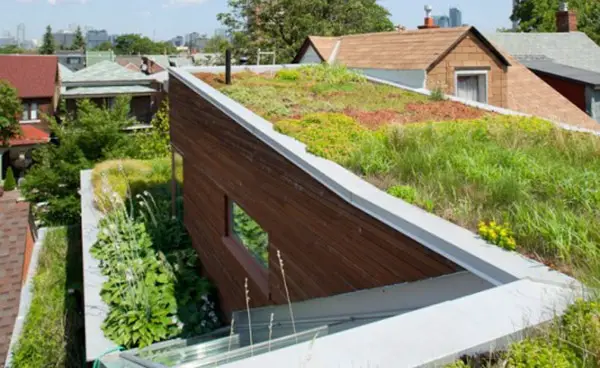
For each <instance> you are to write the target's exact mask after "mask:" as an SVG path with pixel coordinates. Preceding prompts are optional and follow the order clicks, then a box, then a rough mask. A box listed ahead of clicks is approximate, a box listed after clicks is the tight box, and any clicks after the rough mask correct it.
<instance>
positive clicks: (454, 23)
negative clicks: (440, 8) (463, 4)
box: [450, 8, 463, 27]
mask: <svg viewBox="0 0 600 368" xmlns="http://www.w3.org/2000/svg"><path fill="white" fill-rule="evenodd" d="M462 25H463V21H462V12H461V11H460V9H458V8H450V27H460V26H462Z"/></svg>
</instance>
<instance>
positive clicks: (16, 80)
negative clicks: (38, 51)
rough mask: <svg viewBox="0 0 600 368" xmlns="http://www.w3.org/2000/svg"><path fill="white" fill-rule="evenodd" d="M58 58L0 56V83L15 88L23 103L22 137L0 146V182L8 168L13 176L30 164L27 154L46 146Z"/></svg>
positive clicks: (57, 91)
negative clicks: (48, 117)
mask: <svg viewBox="0 0 600 368" xmlns="http://www.w3.org/2000/svg"><path fill="white" fill-rule="evenodd" d="M58 65H59V64H58V58H57V57H56V56H39V55H37V56H33V55H31V56H30V55H0V80H6V81H8V82H9V83H10V84H11V85H12V86H13V87H15V88H16V89H17V92H18V95H19V98H20V99H21V101H22V103H23V113H22V115H21V117H20V121H21V131H22V134H21V136H19V137H15V138H13V139H11V140H10V142H9V146H8V147H0V179H1V178H4V175H5V172H6V169H7V168H8V166H13V168H15V169H16V171H17V173H16V174H17V175H16V176H17V177H19V176H21V174H22V173H23V169H25V168H27V167H28V166H29V165H30V164H31V151H32V150H33V149H34V148H35V147H37V146H38V145H40V144H45V143H48V142H49V140H50V134H49V129H48V122H47V121H45V119H44V117H45V116H50V117H51V116H53V115H54V113H55V111H56V107H57V105H58V99H59V95H60V80H59V69H58V68H59V67H58Z"/></svg>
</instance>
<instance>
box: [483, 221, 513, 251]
mask: <svg viewBox="0 0 600 368" xmlns="http://www.w3.org/2000/svg"><path fill="white" fill-rule="evenodd" d="M478 228H479V235H480V236H481V238H482V239H484V240H486V241H487V242H489V243H492V244H495V245H497V246H499V247H501V248H504V249H506V250H515V249H516V248H517V243H516V242H515V238H513V233H512V231H511V230H510V227H509V225H508V224H497V223H496V222H495V221H490V222H489V223H486V222H483V221H482V222H480V223H479V227H478Z"/></svg>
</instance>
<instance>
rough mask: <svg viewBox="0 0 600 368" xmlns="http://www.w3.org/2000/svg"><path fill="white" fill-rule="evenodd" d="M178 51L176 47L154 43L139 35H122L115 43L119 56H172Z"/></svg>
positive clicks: (163, 43)
mask: <svg viewBox="0 0 600 368" xmlns="http://www.w3.org/2000/svg"><path fill="white" fill-rule="evenodd" d="M176 51H177V49H176V48H175V46H173V45H172V44H170V43H168V42H154V41H152V40H151V39H150V38H148V37H145V36H141V35H139V34H125V35H121V36H119V37H117V39H116V41H115V53H116V54H118V55H136V54H145V55H149V54H172V53H175V52H176Z"/></svg>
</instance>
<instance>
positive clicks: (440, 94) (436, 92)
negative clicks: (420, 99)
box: [429, 87, 445, 101]
mask: <svg viewBox="0 0 600 368" xmlns="http://www.w3.org/2000/svg"><path fill="white" fill-rule="evenodd" d="M429 99H430V100H431V101H443V100H444V99H445V96H444V91H443V90H442V89H441V88H440V87H437V88H434V89H433V90H432V91H431V94H430V95H429Z"/></svg>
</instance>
